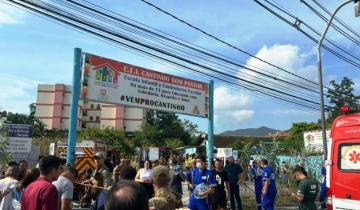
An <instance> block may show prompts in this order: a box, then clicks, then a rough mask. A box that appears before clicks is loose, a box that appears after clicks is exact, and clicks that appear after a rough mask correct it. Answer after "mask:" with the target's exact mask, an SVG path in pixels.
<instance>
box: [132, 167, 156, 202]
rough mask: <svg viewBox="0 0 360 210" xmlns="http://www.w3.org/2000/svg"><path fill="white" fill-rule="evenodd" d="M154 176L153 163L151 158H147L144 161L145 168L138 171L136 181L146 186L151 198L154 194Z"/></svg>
mask: <svg viewBox="0 0 360 210" xmlns="http://www.w3.org/2000/svg"><path fill="white" fill-rule="evenodd" d="M152 178H153V177H152V163H151V161H150V160H146V161H145V162H144V168H142V169H140V170H139V171H138V172H137V174H136V177H135V182H138V183H140V184H141V185H142V186H143V187H144V188H145V190H146V193H147V195H148V198H149V199H150V198H152V197H153V196H154V187H153V185H152Z"/></svg>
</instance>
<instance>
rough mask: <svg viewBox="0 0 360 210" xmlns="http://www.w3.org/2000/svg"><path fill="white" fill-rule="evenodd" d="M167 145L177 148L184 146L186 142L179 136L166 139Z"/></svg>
mask: <svg viewBox="0 0 360 210" xmlns="http://www.w3.org/2000/svg"><path fill="white" fill-rule="evenodd" d="M165 146H166V147H169V148H171V149H177V148H179V147H183V146H184V143H183V141H181V140H180V139H178V138H170V139H165Z"/></svg>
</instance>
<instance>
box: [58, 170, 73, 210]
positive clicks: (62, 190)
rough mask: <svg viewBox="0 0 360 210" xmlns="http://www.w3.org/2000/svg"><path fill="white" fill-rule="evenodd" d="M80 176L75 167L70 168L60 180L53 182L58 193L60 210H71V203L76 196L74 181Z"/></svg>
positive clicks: (62, 174)
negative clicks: (74, 195)
mask: <svg viewBox="0 0 360 210" xmlns="http://www.w3.org/2000/svg"><path fill="white" fill-rule="evenodd" d="M77 176H78V171H77V170H76V169H75V168H74V167H68V168H66V169H65V170H64V172H63V173H61V174H60V176H59V178H58V179H57V180H56V181H54V182H53V185H55V187H56V189H57V191H58V210H70V209H71V201H72V199H73V194H74V184H73V182H74V180H75V179H76V177H77Z"/></svg>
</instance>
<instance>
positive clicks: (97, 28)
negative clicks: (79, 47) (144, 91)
mask: <svg viewBox="0 0 360 210" xmlns="http://www.w3.org/2000/svg"><path fill="white" fill-rule="evenodd" d="M12 2H14V1H12ZM15 3H17V2H15ZM17 4H18V3H17ZM28 4H29V3H28ZM30 4H31V3H30ZM37 6H38V7H39V5H37ZM40 8H42V9H44V8H43V7H40ZM28 9H29V8H28ZM30 9H33V8H30ZM38 12H41V11H38ZM51 12H52V13H55V14H56V15H58V16H61V15H64V14H59V13H58V12H54V11H51ZM42 14H43V15H46V16H49V14H46V13H43V12H42ZM50 18H56V20H57V21H61V22H64V20H62V19H60V18H57V17H54V16H50ZM66 18H67V19H70V20H71V21H73V22H78V20H76V19H74V18H71V17H68V16H67V17H66ZM65 23H66V24H69V25H71V26H73V27H77V28H81V29H82V30H85V31H86V32H90V33H95V35H98V36H102V37H103V38H105V39H108V40H109V39H110V40H112V41H116V42H117V43H119V44H122V45H124V44H125V46H127V47H130V48H132V49H136V50H139V48H134V46H130V45H128V44H126V43H124V42H119V41H118V40H115V39H113V38H110V37H105V36H104V35H102V34H100V33H98V32H94V31H91V30H89V29H86V28H84V27H83V26H78V25H75V24H74V23H71V22H69V21H65ZM80 23H81V24H82V25H85V26H87V27H92V28H95V29H96V30H99V31H104V30H103V29H102V28H99V27H98V26H97V27H94V26H91V25H89V24H87V23H84V22H80ZM106 32H107V33H109V34H111V35H113V36H117V37H119V35H118V34H114V33H111V32H109V31H106ZM120 38H121V39H125V40H126V41H130V42H134V40H129V39H126V37H120ZM136 44H139V43H136ZM140 45H141V44H140ZM141 46H143V47H147V48H148V47H149V46H144V45H141ZM141 51H142V52H143V53H145V54H149V52H147V51H143V50H141ZM158 52H159V51H158ZM160 53H163V52H161V51H160ZM152 55H154V54H152ZM169 56H173V55H169ZM156 57H158V58H160V59H163V60H165V61H168V62H171V63H173V61H170V60H168V59H164V58H163V57H159V56H156ZM180 60H181V59H180ZM186 62H188V61H186ZM190 63H191V64H194V65H197V64H196V63H193V62H190ZM200 66H201V65H200ZM183 67H185V68H188V67H186V66H183ZM201 67H202V68H204V69H208V70H211V68H207V67H206V66H201ZM188 69H189V68H188ZM218 73H219V74H222V75H224V73H221V72H218ZM212 77H213V76H212ZM235 79H239V78H236V77H235ZM246 82H248V81H246ZM236 84H237V85H239V84H238V83H236ZM254 85H257V86H258V84H254ZM264 88H266V87H264ZM267 89H268V88H267ZM274 92H278V93H279V91H276V90H275V91H274ZM282 94H284V93H282ZM285 95H288V94H285ZM288 96H291V95H288ZM291 97H292V96H291ZM297 99H299V100H303V98H301V97H297ZM305 101H307V100H305ZM292 102H294V101H292ZM307 102H309V103H315V104H316V102H311V101H307ZM302 105H303V104H302ZM312 108H313V107H312Z"/></svg>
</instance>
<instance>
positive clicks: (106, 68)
mask: <svg viewBox="0 0 360 210" xmlns="http://www.w3.org/2000/svg"><path fill="white" fill-rule="evenodd" d="M93 70H94V71H95V72H96V73H95V74H96V76H95V78H96V81H98V82H105V83H110V84H113V85H117V84H118V83H119V76H120V74H119V73H118V72H117V71H114V68H113V67H111V65H109V64H102V65H100V66H95V67H94V68H93Z"/></svg>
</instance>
